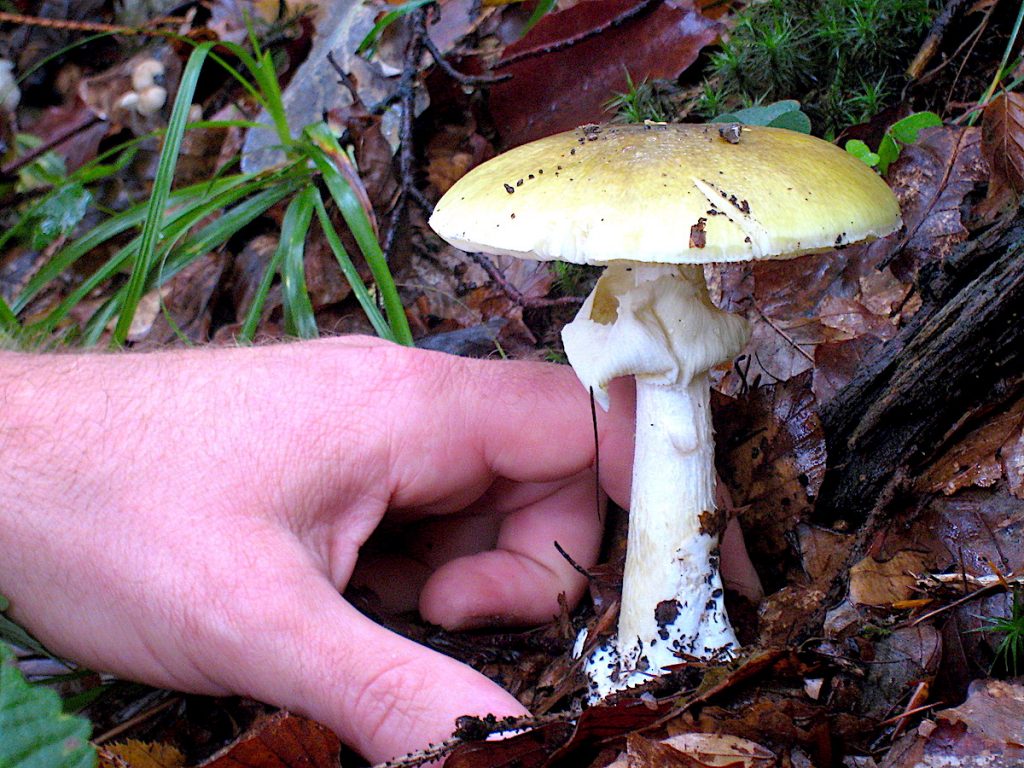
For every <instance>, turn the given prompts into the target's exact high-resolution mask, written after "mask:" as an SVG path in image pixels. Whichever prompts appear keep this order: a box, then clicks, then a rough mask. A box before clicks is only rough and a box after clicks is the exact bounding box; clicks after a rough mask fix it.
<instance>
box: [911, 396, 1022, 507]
mask: <svg viewBox="0 0 1024 768" xmlns="http://www.w3.org/2000/svg"><path fill="white" fill-rule="evenodd" d="M1022 473H1024V398H1021V399H1020V400H1018V401H1017V402H1016V403H1014V404H1013V405H1012V406H1010V407H1009V408H1007V409H1006V410H1005V411H1000V412H997V413H995V414H993V415H991V416H990V417H989V418H988V419H987V420H986V421H985V422H984V423H983V424H982V425H981V426H979V427H977V428H975V429H973V430H971V431H970V432H969V433H968V434H967V435H966V436H964V437H963V438H962V439H961V440H959V441H958V442H957V443H956V444H954V445H953V446H951V447H950V448H949V449H948V450H947V451H946V452H945V453H944V454H943V455H942V456H940V457H939V458H938V459H936V460H935V461H933V462H932V463H931V464H930V465H929V466H928V467H927V469H926V470H925V472H924V474H922V475H921V476H920V477H919V478H918V480H917V483H916V486H917V488H918V490H919V491H921V492H923V493H944V494H946V495H947V496H949V495H951V494H953V493H956V492H957V491H959V490H961V489H962V488H967V487H969V486H972V485H973V486H978V487H981V488H988V487H990V486H993V485H995V484H996V483H997V482H998V481H999V480H1000V479H1001V478H1003V477H1005V478H1006V479H1007V482H1008V483H1009V487H1010V491H1011V492H1012V493H1013V494H1014V495H1015V496H1016V497H1017V498H1024V483H1022Z"/></svg>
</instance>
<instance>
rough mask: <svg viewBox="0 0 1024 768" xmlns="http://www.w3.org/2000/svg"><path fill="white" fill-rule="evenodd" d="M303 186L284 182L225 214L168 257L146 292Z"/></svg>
mask: <svg viewBox="0 0 1024 768" xmlns="http://www.w3.org/2000/svg"><path fill="white" fill-rule="evenodd" d="M303 183H308V182H304V181H303V180H302V179H294V180H293V179H288V180H284V181H280V182H278V183H276V184H274V185H273V186H271V187H269V188H268V189H264V190H263V191H262V192H259V193H258V194H256V195H253V196H252V197H250V198H249V199H248V200H246V201H244V202H242V203H240V204H239V205H237V206H235V207H234V208H231V209H230V210H227V211H225V212H224V215H223V216H220V217H219V218H217V220H216V221H214V222H212V223H210V224H207V225H206V226H205V227H203V228H202V229H200V230H198V231H197V232H195V233H193V234H191V235H189V237H188V238H187V239H185V240H184V241H182V243H181V244H180V245H179V246H178V247H176V248H175V249H174V250H173V251H171V253H170V254H168V257H167V260H166V263H165V264H164V266H163V267H162V268H161V269H160V271H159V279H154V280H151V281H150V282H149V283H147V284H146V290H147V291H150V290H152V289H153V288H155V287H157V286H158V285H163V284H164V283H165V282H167V281H168V280H170V279H171V278H173V277H174V276H175V275H176V274H178V273H179V272H180V271H181V270H183V269H184V268H185V267H187V266H188V265H189V264H191V263H192V262H193V261H195V260H196V259H197V258H199V257H200V256H202V255H203V254H205V253H209V252H210V251H212V250H214V249H215V248H219V247H220V246H221V245H223V244H224V243H226V242H227V241H228V239H230V238H231V237H233V236H234V235H235V234H237V233H238V232H239V231H240V230H241V229H242V228H243V227H245V226H247V225H249V224H251V223H252V222H253V221H255V220H256V219H257V218H259V217H260V216H262V215H263V214H264V213H266V212H267V211H268V210H269V209H270V208H271V207H273V206H274V205H276V204H277V203H279V202H280V201H281V200H283V199H284V198H285V197H287V196H288V195H290V194H292V193H293V192H295V191H297V190H298V189H299V188H300V186H301V185H302V184H303Z"/></svg>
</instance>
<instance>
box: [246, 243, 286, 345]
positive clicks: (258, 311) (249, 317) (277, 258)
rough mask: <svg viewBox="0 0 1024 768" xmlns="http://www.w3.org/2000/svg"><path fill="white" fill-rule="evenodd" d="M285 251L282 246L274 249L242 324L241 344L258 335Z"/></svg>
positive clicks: (247, 342)
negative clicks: (257, 330) (258, 328)
mask: <svg viewBox="0 0 1024 768" xmlns="http://www.w3.org/2000/svg"><path fill="white" fill-rule="evenodd" d="M282 255H283V253H282V251H281V249H280V248H278V249H277V250H276V251H274V255H273V256H272V257H271V259H270V262H269V263H268V264H267V268H266V270H265V271H264V272H263V277H262V279H260V284H259V287H258V288H257V289H256V295H255V296H253V297H252V305H251V306H250V307H249V311H248V312H247V313H246V315H245V322H244V323H243V324H242V331H241V333H239V334H238V343H239V344H249V343H251V342H252V339H253V337H254V336H255V335H256V328H257V326H259V324H260V317H261V316H262V315H263V307H264V306H265V305H266V303H267V294H268V293H270V285H271V283H273V282H274V275H276V274H277V272H278V270H279V269H280V268H281V257H282Z"/></svg>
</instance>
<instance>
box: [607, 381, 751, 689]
mask: <svg viewBox="0 0 1024 768" xmlns="http://www.w3.org/2000/svg"><path fill="white" fill-rule="evenodd" d="M629 522H630V525H629V540H628V545H627V550H626V567H625V572H624V575H623V591H622V605H621V608H620V612H619V627H618V643H619V653H620V655H621V662H620V664H621V666H622V669H623V670H624V671H627V672H632V671H633V670H636V672H637V673H639V674H640V675H642V678H646V677H647V676H649V675H650V674H659V673H661V672H663V671H664V669H665V668H666V667H668V666H670V665H672V664H678V663H679V662H680V660H681V658H683V657H685V656H696V657H698V658H711V657H730V656H731V651H732V650H733V649H735V647H736V645H737V643H736V635H735V634H734V633H733V630H732V627H731V626H730V625H729V619H728V616H727V614H726V612H725V604H724V601H723V590H722V579H721V576H720V573H719V554H718V540H719V535H720V533H721V529H722V527H723V526H722V523H723V521H722V519H721V516H720V515H719V514H717V513H716V512H715V443H714V437H713V430H712V426H711V408H710V386H709V382H708V376H707V373H706V372H701V373H699V374H697V375H695V376H694V377H693V378H692V379H691V380H690V381H689V382H688V383H685V384H670V385H662V384H650V383H647V382H645V381H643V380H638V381H637V431H636V449H635V454H634V459H633V496H632V499H631V502H630V521H629ZM644 672H646V673H647V674H646V675H645V674H643V673H644ZM641 681H642V679H635V680H632V681H631V683H630V684H634V685H635V684H636V683H638V682H641ZM620 684H621V681H620Z"/></svg>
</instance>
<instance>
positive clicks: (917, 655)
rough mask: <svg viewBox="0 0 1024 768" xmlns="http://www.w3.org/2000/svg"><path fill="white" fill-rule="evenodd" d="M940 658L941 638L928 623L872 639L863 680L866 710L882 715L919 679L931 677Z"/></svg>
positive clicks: (864, 707)
mask: <svg viewBox="0 0 1024 768" xmlns="http://www.w3.org/2000/svg"><path fill="white" fill-rule="evenodd" d="M941 659H942V638H941V636H940V635H939V633H938V631H937V630H936V629H935V628H934V627H933V626H931V625H930V624H919V625H918V626H916V627H900V628H899V629H896V630H895V631H893V632H892V633H891V634H888V635H886V636H884V637H882V638H879V639H878V640H876V641H875V642H874V645H873V647H872V655H871V657H870V659H869V663H868V666H867V677H866V678H865V680H864V694H863V697H862V698H861V706H862V707H863V711H864V712H865V714H868V715H870V716H873V717H878V718H884V717H885V716H886V715H887V714H890V713H891V712H892V710H893V708H894V706H895V705H896V704H897V702H900V701H906V696H907V694H908V693H909V692H910V691H911V689H912V688H913V687H914V686H915V685H916V684H917V683H919V682H921V681H922V680H930V679H931V677H932V676H933V675H934V674H935V672H936V670H937V669H938V666H939V661H940V660H941Z"/></svg>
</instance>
